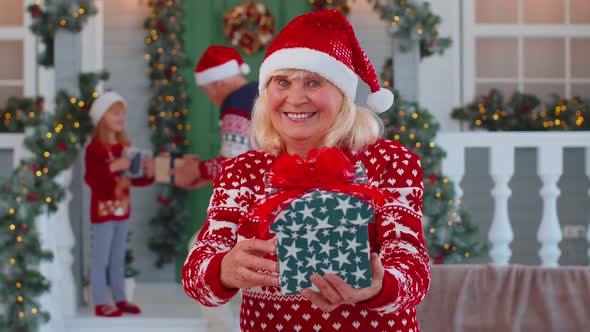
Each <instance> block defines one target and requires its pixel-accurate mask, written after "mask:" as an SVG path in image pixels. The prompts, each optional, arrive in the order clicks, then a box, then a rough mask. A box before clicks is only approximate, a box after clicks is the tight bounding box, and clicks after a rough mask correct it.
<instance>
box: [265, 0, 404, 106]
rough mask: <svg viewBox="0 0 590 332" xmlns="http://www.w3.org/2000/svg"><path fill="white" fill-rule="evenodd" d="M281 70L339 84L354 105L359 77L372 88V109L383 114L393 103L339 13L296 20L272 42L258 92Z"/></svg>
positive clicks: (312, 15) (350, 27) (346, 22)
mask: <svg viewBox="0 0 590 332" xmlns="http://www.w3.org/2000/svg"><path fill="white" fill-rule="evenodd" d="M278 69H303V70H307V71H310V72H314V73H317V74H319V75H321V76H322V77H324V78H326V79H327V80H329V81H330V82H331V83H332V84H334V85H336V86H337V87H338V88H339V89H340V90H342V92H343V93H344V95H345V96H346V98H347V99H348V102H349V103H350V104H351V105H353V104H354V98H355V95H356V87H357V83H358V78H357V75H358V77H360V78H361V79H362V80H363V81H364V82H365V83H367V85H368V86H369V88H370V89H371V94H370V95H369V97H368V99H367V105H368V106H369V108H370V109H371V110H372V111H374V112H376V113H381V112H385V111H386V110H388V109H389V107H390V106H391V105H392V104H393V93H391V91H389V90H387V89H383V88H381V87H380V86H379V80H378V79H377V74H376V73H375V69H374V68H373V65H372V64H371V62H370V61H369V58H368V57H367V55H366V54H365V51H363V49H362V48H361V46H360V44H359V42H358V40H357V39H356V36H355V34H354V30H353V28H352V26H351V25H350V22H348V20H347V19H346V17H344V15H342V14H341V13H340V12H339V11H337V10H335V9H332V10H321V11H316V12H313V13H309V14H305V15H301V16H299V17H296V18H295V19H293V21H291V22H290V23H289V24H287V26H286V27H285V28H284V29H283V30H281V32H280V33H279V34H278V35H277V36H276V37H275V39H274V40H273V41H272V42H271V44H270V45H269V47H268V50H267V52H266V55H265V56H264V60H263V62H262V65H261V66H260V81H259V86H258V89H259V91H262V90H263V89H264V88H266V86H267V83H268V80H269V79H270V78H271V76H272V73H273V72H274V71H276V70H278Z"/></svg>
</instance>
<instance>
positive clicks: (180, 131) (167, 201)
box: [145, 0, 190, 267]
mask: <svg viewBox="0 0 590 332" xmlns="http://www.w3.org/2000/svg"><path fill="white" fill-rule="evenodd" d="M181 2H182V1H181V0H168V1H164V0H152V1H150V2H149V3H148V4H149V6H150V8H151V10H152V13H151V15H150V17H149V18H148V19H147V20H146V22H145V28H146V29H147V30H148V34H147V36H146V38H145V44H146V59H147V60H148V63H149V69H148V72H149V77H150V80H151V89H152V94H153V96H152V99H151V102H150V105H149V110H148V111H149V121H150V122H149V124H150V127H151V129H152V143H153V145H154V148H155V151H156V152H157V153H164V152H169V153H178V154H182V153H185V152H187V149H188V140H187V139H186V135H185V131H187V130H189V129H190V125H189V124H186V120H187V115H188V103H189V98H188V95H187V84H186V82H184V80H183V78H182V76H181V75H180V73H179V69H180V68H181V67H182V66H185V65H187V64H188V59H187V57H186V56H185V54H184V51H183V47H182V42H181V37H182V26H181V24H180V22H181V17H182V15H183V11H182V9H181ZM186 196H187V193H186V191H185V190H183V189H179V188H177V187H174V186H171V185H162V191H161V192H160V195H159V196H158V205H159V207H158V211H157V212H156V216H155V217H154V218H153V219H152V220H151V222H150V226H151V228H152V230H151V234H153V235H152V236H151V238H150V240H149V248H150V250H152V252H153V253H154V254H155V255H156V266H157V267H162V266H163V265H164V264H167V263H170V262H174V261H175V259H176V258H177V257H179V256H181V255H184V254H186V246H185V245H184V244H183V243H182V241H180V239H182V237H183V232H184V225H185V223H186V219H187V216H188V214H187V212H186V210H185V208H184V206H183V205H184V200H185V198H186Z"/></svg>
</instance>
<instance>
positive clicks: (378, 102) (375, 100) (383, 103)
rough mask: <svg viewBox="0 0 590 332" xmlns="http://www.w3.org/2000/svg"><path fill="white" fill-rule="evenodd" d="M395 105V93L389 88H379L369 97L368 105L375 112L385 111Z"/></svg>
mask: <svg viewBox="0 0 590 332" xmlns="http://www.w3.org/2000/svg"><path fill="white" fill-rule="evenodd" d="M391 105H393V93H392V92H391V91H389V90H387V89H383V88H381V89H379V91H377V92H373V93H371V94H370V95H369V97H368V98H367V106H369V108H370V109H371V111H373V112H375V113H383V112H385V111H387V110H388V109H389V108H390V107H391Z"/></svg>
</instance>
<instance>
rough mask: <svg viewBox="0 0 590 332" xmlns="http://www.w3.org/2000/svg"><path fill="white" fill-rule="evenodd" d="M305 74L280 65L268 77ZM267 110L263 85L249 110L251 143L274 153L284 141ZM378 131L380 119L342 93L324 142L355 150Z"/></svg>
mask: <svg viewBox="0 0 590 332" xmlns="http://www.w3.org/2000/svg"><path fill="white" fill-rule="evenodd" d="M309 74H310V72H308V71H305V70H298V69H282V70H277V71H275V72H273V73H272V74H271V77H272V76H277V75H280V76H286V77H288V78H289V79H293V78H296V77H301V76H307V75H309ZM311 74H314V75H317V74H315V73H311ZM269 81H270V80H269ZM267 86H268V84H267ZM341 93H342V92H341ZM343 96H344V94H343ZM268 112H269V110H268V95H267V87H265V88H264V90H262V91H261V92H260V96H259V97H258V98H257V99H256V102H255V103H254V109H253V111H252V145H253V146H254V147H255V148H260V149H262V150H263V151H265V152H267V153H269V154H271V155H278V154H280V153H281V152H284V151H286V147H285V142H284V140H283V138H282V137H281V136H280V135H279V133H278V132H277V131H276V129H275V128H274V126H273V124H272V121H271V119H270V116H269V114H268ZM382 131H383V122H382V121H381V119H380V118H379V117H378V116H377V115H376V114H375V113H373V112H371V111H370V110H369V109H367V108H364V107H361V106H358V105H355V104H354V103H353V102H349V101H348V100H347V98H346V96H344V102H343V103H342V109H341V110H340V113H339V115H338V118H337V119H336V122H335V123H334V125H333V126H332V127H331V128H330V129H329V130H328V132H327V133H326V135H325V139H324V146H327V147H333V146H335V147H339V148H341V149H347V150H350V151H352V152H357V151H360V150H361V149H363V148H364V147H365V146H367V145H369V144H373V143H375V142H376V141H377V139H378V138H379V137H380V136H381V133H382Z"/></svg>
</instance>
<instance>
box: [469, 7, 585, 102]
mask: <svg viewBox="0 0 590 332" xmlns="http://www.w3.org/2000/svg"><path fill="white" fill-rule="evenodd" d="M463 13H464V15H463V37H464V39H463V41H464V44H463V60H464V61H463V81H464V96H463V99H464V101H466V102H467V101H471V100H472V99H473V98H474V97H475V96H477V95H481V94H485V93H487V92H488V91H489V90H490V89H491V88H497V89H499V90H500V91H502V92H504V94H505V95H510V94H511V93H512V92H514V91H516V90H519V91H523V92H527V93H532V94H535V95H537V96H538V97H540V98H541V99H545V98H546V97H547V96H548V95H549V94H551V93H557V94H559V95H561V96H564V97H566V98H570V97H572V96H581V97H590V62H589V60H588V59H590V1H588V0H464V1H463Z"/></svg>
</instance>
